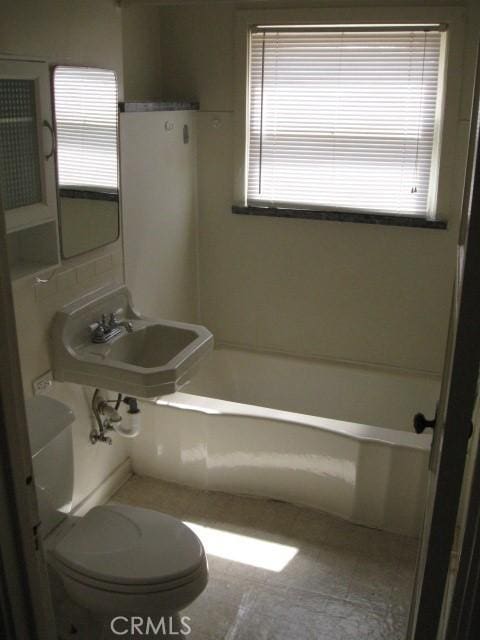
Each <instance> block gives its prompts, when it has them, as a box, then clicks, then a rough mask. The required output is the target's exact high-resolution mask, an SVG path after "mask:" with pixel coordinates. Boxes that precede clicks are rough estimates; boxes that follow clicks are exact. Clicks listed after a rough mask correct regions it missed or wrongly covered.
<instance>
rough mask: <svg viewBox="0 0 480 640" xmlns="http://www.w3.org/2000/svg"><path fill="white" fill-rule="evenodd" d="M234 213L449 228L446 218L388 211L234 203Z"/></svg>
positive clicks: (423, 227)
mask: <svg viewBox="0 0 480 640" xmlns="http://www.w3.org/2000/svg"><path fill="white" fill-rule="evenodd" d="M232 213H237V214H240V215H247V216H270V217H273V218H299V219H302V220H328V221H332V222H354V223H360V224H375V225H387V226H391V227H392V226H393V227H414V228H419V229H441V230H445V229H446V228H447V222H446V220H438V219H437V220H430V219H428V218H423V217H420V216H407V215H393V214H392V215H390V214H386V213H361V212H358V213H357V212H353V211H351V212H350V211H321V210H316V209H294V208H277V207H257V206H250V205H245V206H242V205H233V206H232Z"/></svg>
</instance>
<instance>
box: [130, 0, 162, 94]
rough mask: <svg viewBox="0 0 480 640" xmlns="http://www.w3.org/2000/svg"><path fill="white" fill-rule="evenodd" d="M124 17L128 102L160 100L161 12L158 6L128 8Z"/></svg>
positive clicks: (131, 6) (133, 6)
mask: <svg viewBox="0 0 480 640" xmlns="http://www.w3.org/2000/svg"><path fill="white" fill-rule="evenodd" d="M121 13H122V37H123V50H124V61H123V75H124V87H125V99H126V100H148V99H149V98H150V99H151V98H158V97H159V96H160V90H161V71H162V64H161V55H160V46H159V38H160V10H159V8H158V7H156V6H154V5H141V4H140V5H126V6H124V7H122V11H121Z"/></svg>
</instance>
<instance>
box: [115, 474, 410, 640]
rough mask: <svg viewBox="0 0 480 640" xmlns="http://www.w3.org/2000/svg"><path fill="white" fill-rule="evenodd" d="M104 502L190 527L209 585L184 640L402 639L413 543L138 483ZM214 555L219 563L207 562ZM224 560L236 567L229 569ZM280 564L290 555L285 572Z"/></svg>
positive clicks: (305, 514)
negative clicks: (199, 542)
mask: <svg viewBox="0 0 480 640" xmlns="http://www.w3.org/2000/svg"><path fill="white" fill-rule="evenodd" d="M112 501H115V502H122V503H126V504H132V505H136V506H140V507H145V508H149V509H157V510H159V511H163V512H165V513H170V514H171V515H174V516H177V517H180V518H181V519H182V520H184V521H186V522H190V523H195V524H196V525H200V526H199V527H198V528H197V532H198V534H199V536H200V538H201V539H203V542H204V545H205V547H206V549H207V552H208V559H209V567H210V579H209V584H208V586H207V588H206V590H205V591H204V592H203V594H202V595H201V596H200V597H199V598H198V599H197V601H196V602H194V603H193V605H191V606H190V607H189V608H188V609H187V610H185V611H184V612H182V613H183V614H184V615H188V616H189V617H190V618H191V622H190V625H191V627H192V633H191V635H190V636H189V637H190V638H191V640H363V639H364V638H365V640H367V639H368V640H403V639H404V637H405V629H406V624H407V618H408V610H409V603H410V596H411V590H412V581H413V575H414V568H415V556H416V550H417V542H416V541H415V540H412V539H410V538H404V537H402V536H398V535H394V534H389V533H385V532H383V531H377V530H372V529H367V528H365V527H360V526H356V525H353V524H350V523H348V522H345V521H343V520H340V519H338V518H334V517H332V516H329V515H326V514H324V513H321V512H318V511H315V510H312V509H308V508H302V507H297V506H294V505H291V504H287V503H283V502H277V501H274V500H263V499H256V498H247V497H243V496H232V495H228V494H224V493H218V492H208V491H196V490H194V489H189V488H185V487H181V486H179V485H174V484H170V483H167V482H163V481H160V480H155V479H152V478H145V477H139V476H133V478H132V479H130V480H129V481H128V482H127V483H126V484H125V485H124V486H123V487H122V488H121V489H120V490H119V491H118V492H117V494H116V495H115V496H114V497H113V498H112ZM212 529H213V535H214V536H215V540H214V541H213V542H212ZM219 532H221V533H219ZM218 536H220V538H219V537H218ZM259 541H260V542H259ZM215 545H217V546H215ZM220 545H221V547H222V550H221V553H222V555H223V556H225V557H219V556H218V555H214V553H212V547H213V550H214V551H216V552H217V553H218V549H219V546H220ZM232 553H233V554H235V553H236V554H238V553H241V554H242V555H241V560H242V561H238V560H239V558H237V559H236V560H232V559H229V556H230V555H231V554H232ZM284 554H287V555H290V556H291V555H292V554H295V555H293V557H292V558H291V559H290V561H289V562H288V563H286V558H284V557H283V556H284ZM272 562H273V563H274V565H275V566H273V565H271V564H270V563H272ZM265 564H267V565H269V568H265V566H263V567H262V566H258V565H265ZM282 564H285V566H283V568H282Z"/></svg>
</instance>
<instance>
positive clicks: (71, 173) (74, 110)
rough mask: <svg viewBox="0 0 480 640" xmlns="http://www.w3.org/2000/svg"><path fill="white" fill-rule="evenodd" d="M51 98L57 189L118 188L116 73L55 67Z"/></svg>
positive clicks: (102, 70)
mask: <svg viewBox="0 0 480 640" xmlns="http://www.w3.org/2000/svg"><path fill="white" fill-rule="evenodd" d="M54 94H55V120H56V130H57V158H58V179H59V186H60V187H62V188H68V187H73V188H77V189H78V188H84V189H89V188H90V189H94V190H95V189H98V190H107V191H108V190H116V189H118V170H117V119H118V105H117V82H116V78H115V73H114V72H113V71H109V70H105V69H92V68H83V67H56V69H55V74H54Z"/></svg>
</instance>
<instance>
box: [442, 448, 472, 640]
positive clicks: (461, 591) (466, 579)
mask: <svg viewBox="0 0 480 640" xmlns="http://www.w3.org/2000/svg"><path fill="white" fill-rule="evenodd" d="M479 628H480V447H477V452H476V457H475V465H474V472H473V477H472V485H471V494H470V499H469V503H468V510H467V522H466V527H465V533H464V538H463V543H462V549H461V553H460V565H459V569H458V574H457V579H456V582H455V588H454V592H453V598H452V603H451V607H450V613H449V619H448V624H447V631H446V634H445V640H474V639H475V640H476V638H478V629H479Z"/></svg>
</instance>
